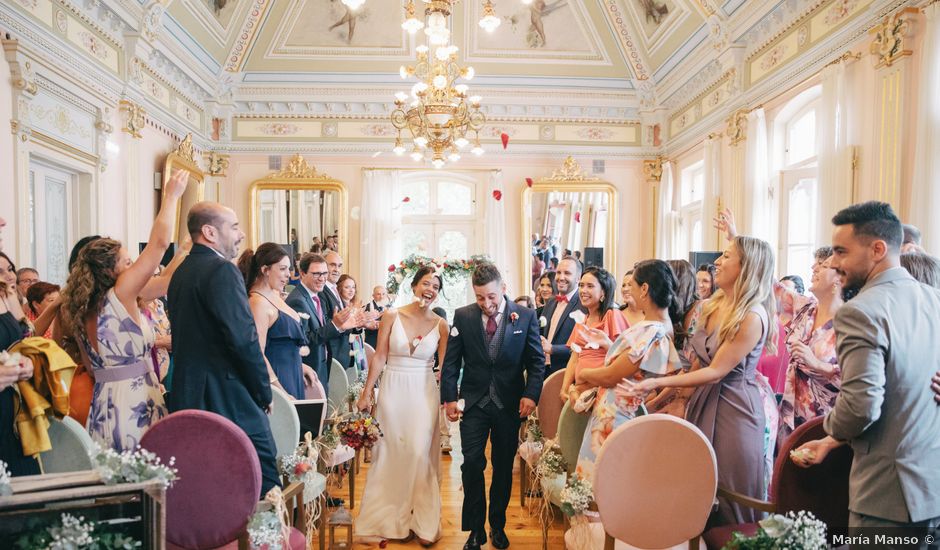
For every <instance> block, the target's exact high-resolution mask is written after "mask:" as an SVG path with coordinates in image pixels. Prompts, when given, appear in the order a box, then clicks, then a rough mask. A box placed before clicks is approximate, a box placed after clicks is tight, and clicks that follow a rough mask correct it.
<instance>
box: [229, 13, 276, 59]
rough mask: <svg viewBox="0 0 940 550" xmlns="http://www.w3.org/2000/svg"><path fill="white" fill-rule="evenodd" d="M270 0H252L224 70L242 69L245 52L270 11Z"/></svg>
mask: <svg viewBox="0 0 940 550" xmlns="http://www.w3.org/2000/svg"><path fill="white" fill-rule="evenodd" d="M269 5H270V2H269V1H268V0H252V3H251V7H250V8H249V9H248V15H247V17H245V21H244V22H243V23H242V27H241V31H240V32H239V33H238V35H237V36H238V37H237V38H236V39H235V44H234V45H233V46H232V51H231V52H230V53H229V55H228V57H227V58H226V60H225V66H224V70H225V71H228V72H230V73H237V72H238V71H240V70H241V67H242V62H243V61H244V59H245V54H246V53H248V50H249V46H250V45H251V43H252V41H253V40H254V38H255V35H256V34H257V33H258V29H259V28H260V25H259V23H260V22H261V20H262V19H263V18H264V15H265V13H266V12H267V11H268V7H269Z"/></svg>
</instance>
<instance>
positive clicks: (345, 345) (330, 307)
mask: <svg viewBox="0 0 940 550" xmlns="http://www.w3.org/2000/svg"><path fill="white" fill-rule="evenodd" d="M320 304H321V305H322V306H323V322H324V323H325V324H328V325H331V326H332V325H333V313H335V312H336V310H339V309H343V304H342V303H340V302H339V300H338V299H337V297H336V295H335V294H333V292H332V291H331V290H330V289H329V288H327V287H323V290H321V291H320ZM349 334H350V333H349V331H347V332H340V333H339V335H338V336H337V337H336V338H330V339H329V341H328V344H327V351H328V352H329V356H330V359H336V360H337V361H339V364H340V365H342V366H343V369H348V368H349V366H350V360H349V352H350V351H351V350H352V346H351V345H350V343H349Z"/></svg>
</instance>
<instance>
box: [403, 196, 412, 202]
mask: <svg viewBox="0 0 940 550" xmlns="http://www.w3.org/2000/svg"><path fill="white" fill-rule="evenodd" d="M401 202H411V197H405V198H403V199H402V200H401Z"/></svg>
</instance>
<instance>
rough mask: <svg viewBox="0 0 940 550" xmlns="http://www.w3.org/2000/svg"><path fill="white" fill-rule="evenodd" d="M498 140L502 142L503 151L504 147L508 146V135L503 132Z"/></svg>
mask: <svg viewBox="0 0 940 550" xmlns="http://www.w3.org/2000/svg"><path fill="white" fill-rule="evenodd" d="M499 139H501V140H502V141H503V149H505V148H506V146H507V145H509V134H507V133H506V132H503V133H502V134H500V135H499Z"/></svg>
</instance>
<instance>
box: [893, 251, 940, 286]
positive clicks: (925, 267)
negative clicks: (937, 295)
mask: <svg viewBox="0 0 940 550" xmlns="http://www.w3.org/2000/svg"><path fill="white" fill-rule="evenodd" d="M901 267H903V268H904V269H906V270H907V272H908V273H910V274H911V277H914V278H915V279H917V280H918V281H920V282H922V283H924V284H925V285H927V286H932V287H934V288H940V260H938V259H937V257H936V256H931V255H930V254H922V253H920V252H905V253H904V254H901Z"/></svg>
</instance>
